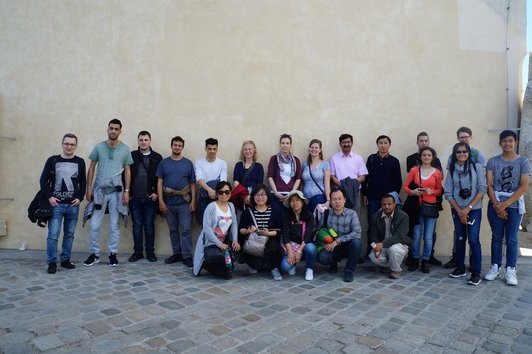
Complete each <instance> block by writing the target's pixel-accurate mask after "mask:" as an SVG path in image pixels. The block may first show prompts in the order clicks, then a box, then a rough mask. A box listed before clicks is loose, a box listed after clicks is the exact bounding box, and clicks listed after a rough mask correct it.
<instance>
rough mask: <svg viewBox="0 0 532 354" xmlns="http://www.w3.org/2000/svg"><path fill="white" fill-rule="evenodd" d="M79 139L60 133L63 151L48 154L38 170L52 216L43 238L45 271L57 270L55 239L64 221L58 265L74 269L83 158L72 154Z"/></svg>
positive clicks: (82, 193) (83, 169) (83, 172)
mask: <svg viewBox="0 0 532 354" xmlns="http://www.w3.org/2000/svg"><path fill="white" fill-rule="evenodd" d="M77 145H78V138H77V137H76V136H75V135H74V134H70V133H69V134H65V135H64V136H63V141H62V147H63V152H62V153H61V154H60V155H54V156H50V157H49V158H48V160H46V164H45V165H44V169H43V171H42V173H41V179H40V185H41V190H42V191H43V193H44V195H45V196H46V197H47V198H48V202H49V203H50V205H51V206H52V207H53V212H54V213H53V216H52V218H51V219H50V220H49V221H48V238H47V240H46V258H47V263H48V270H47V271H48V273H49V274H54V273H55V272H56V270H57V265H56V261H57V240H58V239H59V234H60V233H61V223H62V222H63V220H64V222H63V225H64V226H63V244H62V251H61V256H60V259H61V267H63V268H66V269H74V268H76V266H75V265H74V264H73V263H72V262H70V254H71V252H72V244H73V243H74V232H75V231H76V224H77V222H78V214H79V204H80V203H81V201H82V200H83V196H84V195H85V188H86V179H85V161H83V159H82V158H80V157H78V156H75V155H74V152H75V151H76V147H77Z"/></svg>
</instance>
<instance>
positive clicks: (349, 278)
mask: <svg viewBox="0 0 532 354" xmlns="http://www.w3.org/2000/svg"><path fill="white" fill-rule="evenodd" d="M344 281H345V282H346V283H351V282H352V281H353V272H349V271H346V272H345V273H344Z"/></svg>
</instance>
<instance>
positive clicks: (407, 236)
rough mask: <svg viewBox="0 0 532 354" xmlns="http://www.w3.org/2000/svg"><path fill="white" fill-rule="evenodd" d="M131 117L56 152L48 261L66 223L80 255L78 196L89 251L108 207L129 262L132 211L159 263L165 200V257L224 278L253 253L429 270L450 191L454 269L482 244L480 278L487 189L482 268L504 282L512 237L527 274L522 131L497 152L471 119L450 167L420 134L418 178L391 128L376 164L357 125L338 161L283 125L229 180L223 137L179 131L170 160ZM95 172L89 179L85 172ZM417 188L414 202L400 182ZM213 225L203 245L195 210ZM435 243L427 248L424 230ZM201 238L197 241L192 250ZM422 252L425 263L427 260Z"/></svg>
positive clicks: (137, 240)
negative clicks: (475, 134)
mask: <svg viewBox="0 0 532 354" xmlns="http://www.w3.org/2000/svg"><path fill="white" fill-rule="evenodd" d="M121 129H122V123H121V122H120V121H119V120H118V119H113V120H111V121H110V122H109V124H108V128H107V140H105V141H103V142H101V143H99V144H97V145H96V146H95V147H94V149H93V151H92V152H91V154H90V155H89V159H90V161H91V162H90V165H89V168H88V172H87V173H86V172H85V163H84V161H83V159H81V158H79V157H77V156H75V155H74V152H75V149H76V146H77V137H76V136H75V135H73V134H66V135H65V136H64V137H63V140H62V148H63V150H62V153H61V154H60V155H54V156H51V157H50V158H49V159H48V160H47V162H46V164H45V167H44V169H43V172H42V175H41V180H40V184H41V190H42V191H43V192H44V193H45V194H46V196H48V197H49V199H48V200H49V203H50V204H51V205H52V206H53V207H54V209H53V210H54V214H53V217H52V218H51V219H50V220H49V232H48V239H47V263H48V273H51V274H53V273H55V272H56V269H57V265H56V262H57V244H58V238H59V233H60V229H61V223H62V222H63V224H64V226H63V228H64V236H63V245H62V252H61V254H60V265H61V267H64V268H67V269H72V268H75V265H74V264H73V263H72V262H71V261H70V254H71V248H72V243H73V238H74V232H75V227H76V222H77V219H78V213H79V205H80V202H81V201H82V200H83V198H84V197H85V198H86V199H87V201H88V202H89V204H88V205H87V207H86V209H85V213H84V216H83V219H84V221H86V220H88V219H90V250H89V251H90V255H89V257H88V258H87V260H86V261H85V262H84V263H83V265H85V266H92V265H94V264H96V263H99V262H100V246H99V244H100V242H99V241H100V237H99V235H100V227H101V225H102V221H103V217H104V214H105V213H106V211H107V212H108V213H109V219H110V237H109V245H108V249H109V265H110V266H113V267H114V266H118V264H119V262H118V259H117V256H116V254H117V252H118V242H119V239H120V219H121V218H127V215H128V211H129V213H130V214H131V217H132V221H133V241H134V251H133V254H132V255H131V256H130V257H129V262H136V261H138V260H140V259H142V258H144V255H145V256H146V258H147V260H148V261H150V262H156V261H157V257H156V255H155V250H154V239H155V230H154V218H155V215H156V212H157V210H158V211H159V212H160V213H162V214H164V215H165V216H166V220H167V224H168V230H169V236H170V240H171V245H172V255H171V256H170V257H169V258H167V259H166V260H165V263H167V264H172V263H175V262H182V263H183V264H184V265H185V266H187V267H191V268H193V270H192V271H193V274H194V275H199V274H200V272H201V270H202V269H205V270H207V271H208V272H210V273H212V274H214V275H216V276H220V277H223V278H226V279H229V278H231V272H232V270H233V269H234V264H235V263H246V264H247V265H248V267H249V271H250V273H256V272H259V271H268V272H270V273H271V275H272V277H273V279H275V280H282V278H283V273H284V274H288V275H294V274H296V269H297V265H298V264H299V263H300V262H302V261H304V262H305V271H304V277H305V279H306V280H309V281H310V280H312V279H313V276H314V266H315V264H316V262H319V263H321V264H324V265H328V266H329V272H330V273H337V272H338V262H340V261H341V260H342V259H344V258H346V259H347V261H346V264H345V267H344V273H343V279H344V281H346V282H351V281H353V273H354V271H355V267H356V264H357V262H363V261H364V260H369V261H371V262H373V263H375V264H377V265H379V266H382V267H386V268H389V276H390V277H391V278H393V279H397V278H398V277H399V276H400V274H401V272H402V263H403V261H404V260H405V258H406V259H407V261H406V264H407V266H408V270H410V271H415V270H417V269H419V268H420V269H421V271H423V272H424V273H428V272H430V267H429V264H438V265H442V263H441V262H440V261H439V260H437V259H436V258H435V257H434V244H435V242H436V233H435V228H436V221H437V217H438V214H439V212H440V211H441V210H442V200H443V199H446V200H447V201H448V202H449V204H450V206H451V213H452V217H453V221H454V228H455V232H454V234H455V237H454V241H455V242H454V246H453V256H452V258H451V260H450V261H449V262H448V263H447V264H446V265H445V267H446V268H454V270H453V271H452V273H450V276H451V277H454V278H459V277H463V276H466V274H467V272H466V267H465V248H466V241H467V242H468V243H469V245H470V268H471V276H470V278H469V281H468V282H469V283H470V284H473V285H477V284H479V283H480V281H481V280H480V279H481V277H480V276H481V257H482V252H481V246H480V241H479V239H480V235H479V234H480V224H481V220H482V199H483V196H484V195H485V194H486V193H487V194H488V197H489V204H488V220H489V223H490V226H491V229H492V245H491V253H492V260H491V267H490V269H489V271H488V272H487V273H486V274H485V275H484V279H486V280H493V279H495V278H497V277H498V276H499V272H500V269H501V268H502V241H503V239H504V238H506V245H507V250H506V264H505V265H506V270H505V276H506V281H507V283H508V284H510V285H517V277H516V270H515V267H516V260H517V236H518V228H519V224H520V221H521V218H522V215H523V214H524V212H525V211H524V202H523V195H524V193H525V192H526V190H527V187H528V181H529V177H530V166H529V163H528V160H527V159H526V158H524V157H521V156H519V155H517V154H516V147H517V144H518V141H517V135H516V133H515V132H513V131H510V130H505V131H503V132H502V133H501V134H500V139H499V145H500V146H501V148H502V154H501V155H497V156H495V157H493V158H491V159H489V160H488V162H487V164H486V165H485V158H484V156H483V154H482V153H480V152H479V151H478V150H475V149H473V148H471V147H470V142H471V138H472V132H471V130H470V129H469V128H466V127H461V128H460V129H458V131H457V138H458V143H457V144H455V145H454V147H453V150H452V154H451V156H450V157H449V162H448V164H447V171H448V172H447V175H446V177H445V178H444V173H443V169H442V165H441V162H440V160H439V159H438V157H437V155H436V151H435V150H434V149H433V148H431V147H430V146H429V145H430V141H429V136H428V134H427V133H425V132H421V133H419V134H418V136H417V145H418V151H417V152H416V153H414V154H412V155H410V156H408V158H407V170H408V176H407V179H406V181H405V183H404V184H403V182H402V175H401V167H400V163H399V160H398V159H397V158H395V157H394V156H392V155H390V146H391V139H390V137H388V136H386V135H381V136H379V137H378V138H377V140H376V144H377V150H378V151H377V152H376V153H375V154H372V155H370V156H369V157H368V158H367V161H366V162H364V160H363V159H362V157H361V156H360V155H358V154H356V153H355V152H354V151H353V136H352V135H350V134H342V135H341V136H340V137H339V145H340V151H339V152H338V153H335V154H334V155H332V156H331V158H330V159H329V160H328V161H327V160H325V159H324V158H323V152H322V143H321V141H320V140H318V139H313V140H311V141H310V144H309V150H308V157H307V159H306V160H305V161H303V163H301V160H300V159H299V158H298V157H296V156H294V154H293V153H292V152H291V148H292V137H291V136H290V135H288V134H282V135H281V136H280V139H279V147H280V148H279V152H278V153H277V154H276V155H273V156H272V157H271V158H270V160H269V163H268V166H267V169H266V180H267V184H264V180H265V176H264V174H265V170H264V168H263V166H262V164H260V163H259V162H258V161H257V148H256V146H255V143H254V142H253V141H251V140H247V141H244V143H243V144H242V149H241V153H240V161H238V162H237V163H236V165H235V167H234V171H233V184H231V183H230V182H228V173H227V163H226V162H225V161H224V160H222V159H220V158H219V157H217V152H218V141H217V140H216V139H214V138H209V139H207V140H206V141H205V151H206V156H205V157H203V158H201V159H199V160H197V161H196V162H195V163H192V161H191V160H189V159H187V158H186V157H184V156H183V149H184V147H185V141H184V139H183V138H181V137H179V136H176V137H174V138H172V139H171V142H170V147H171V155H170V156H169V157H166V158H164V159H163V158H162V156H161V155H160V154H158V153H157V152H155V151H154V150H153V149H152V148H151V135H150V133H149V132H147V131H141V132H140V133H139V134H138V148H137V150H134V151H130V149H129V148H128V147H127V145H125V144H124V143H123V142H121V141H120V140H119V139H118V138H119V136H120V133H121ZM85 176H86V177H85ZM401 191H404V192H405V193H406V195H407V198H406V200H405V201H404V203H403V202H402V201H401V199H400V196H399V195H400V192H401ZM360 201H362V202H363V204H364V205H365V206H366V207H367V214H368V233H367V239H366V240H365V241H366V244H367V247H366V248H365V250H364V251H362V245H363V242H362V232H361V231H362V228H361V224H360V220H359V214H360V208H361V205H360ZM194 212H195V213H196V215H197V217H198V222H199V223H200V224H201V225H202V231H201V233H200V235H199V237H198V240H197V243H196V245H195V247H193V237H192V234H191V228H192V215H193V213H194ZM422 240H423V249H422V250H421V241H422ZM193 249H194V252H193ZM420 261H421V263H420Z"/></svg>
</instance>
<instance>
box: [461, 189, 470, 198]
mask: <svg viewBox="0 0 532 354" xmlns="http://www.w3.org/2000/svg"><path fill="white" fill-rule="evenodd" d="M458 195H459V196H460V198H462V199H467V198H469V197H471V189H469V188H460V191H459V192H458Z"/></svg>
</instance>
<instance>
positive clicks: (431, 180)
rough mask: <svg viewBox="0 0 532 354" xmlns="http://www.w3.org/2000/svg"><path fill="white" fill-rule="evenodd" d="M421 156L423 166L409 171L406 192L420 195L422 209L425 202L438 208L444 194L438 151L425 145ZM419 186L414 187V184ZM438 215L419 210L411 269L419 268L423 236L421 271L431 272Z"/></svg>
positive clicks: (415, 226) (414, 234)
mask: <svg viewBox="0 0 532 354" xmlns="http://www.w3.org/2000/svg"><path fill="white" fill-rule="evenodd" d="M419 154H420V156H421V166H418V167H413V168H412V169H411V170H410V172H409V173H408V177H407V179H406V182H405V184H404V186H403V190H404V191H405V192H406V194H408V195H410V196H414V197H418V200H419V204H418V205H419V207H420V208H421V209H422V208H423V204H424V203H427V206H428V207H432V208H438V209H439V207H438V205H437V199H436V197H437V196H440V195H442V192H443V189H442V185H441V182H442V174H441V172H440V170H438V169H437V168H436V167H434V161H435V160H436V151H435V150H434V149H433V148H431V147H428V146H427V147H424V148H422V149H421V150H420V151H419ZM411 183H413V185H415V186H417V188H412V187H413V185H411ZM436 220H437V215H436V216H432V217H429V216H423V212H421V211H420V212H419V217H418V220H417V221H418V223H417V224H416V225H414V228H413V240H412V258H413V259H412V264H411V265H410V266H409V267H408V270H409V271H414V270H416V269H418V268H419V258H420V247H421V238H422V237H423V240H424V242H423V254H422V261H421V271H422V272H423V273H429V272H430V268H429V259H430V253H431V250H432V236H433V234H434V227H435V225H436Z"/></svg>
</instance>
